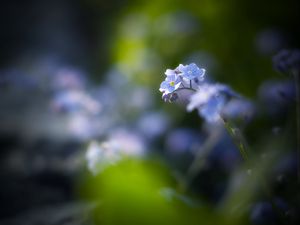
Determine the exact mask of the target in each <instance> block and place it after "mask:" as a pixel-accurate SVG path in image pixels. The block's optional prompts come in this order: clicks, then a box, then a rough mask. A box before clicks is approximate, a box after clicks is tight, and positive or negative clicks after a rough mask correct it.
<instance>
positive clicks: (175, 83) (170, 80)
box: [159, 75, 181, 94]
mask: <svg viewBox="0 0 300 225" xmlns="http://www.w3.org/2000/svg"><path fill="white" fill-rule="evenodd" d="M180 85H181V79H180V78H179V76H177V75H169V76H167V77H166V79H165V81H163V82H162V83H161V85H160V88H159V91H161V92H163V93H164V94H169V93H172V92H174V91H175V90H177V89H178V88H179V87H180Z"/></svg>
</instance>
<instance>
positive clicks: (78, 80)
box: [52, 68, 86, 90]
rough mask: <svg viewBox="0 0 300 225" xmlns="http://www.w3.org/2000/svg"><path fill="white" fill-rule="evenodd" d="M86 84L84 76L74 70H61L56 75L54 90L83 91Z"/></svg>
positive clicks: (53, 84)
mask: <svg viewBox="0 0 300 225" xmlns="http://www.w3.org/2000/svg"><path fill="white" fill-rule="evenodd" d="M85 84H86V80H85V77H84V75H83V74H82V73H81V72H80V71H78V70H76V69H73V68H60V69H58V71H57V72H56V73H55V74H54V79H53V82H52V86H53V88H54V89H62V90H65V89H82V88H83V87H84V86H85Z"/></svg>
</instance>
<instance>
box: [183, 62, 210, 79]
mask: <svg viewBox="0 0 300 225" xmlns="http://www.w3.org/2000/svg"><path fill="white" fill-rule="evenodd" d="M177 69H178V70H179V71H180V72H181V76H182V77H183V78H186V79H188V80H193V79H195V78H197V79H199V80H203V79H204V75H205V69H203V68H201V69H200V68H199V67H198V66H197V65H196V64H195V63H191V64H189V65H186V66H184V65H182V64H180V65H179V66H178V67H177Z"/></svg>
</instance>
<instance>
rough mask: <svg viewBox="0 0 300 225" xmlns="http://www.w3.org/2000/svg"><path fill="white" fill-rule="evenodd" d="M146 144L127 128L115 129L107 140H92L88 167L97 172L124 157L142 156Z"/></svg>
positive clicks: (88, 154)
mask: <svg viewBox="0 0 300 225" xmlns="http://www.w3.org/2000/svg"><path fill="white" fill-rule="evenodd" d="M144 154H145V145H144V143H143V141H142V139H141V137H140V136H139V135H137V134H135V133H132V132H129V131H127V130H123V129H120V130H113V131H112V134H111V136H110V137H109V138H108V139H107V141H105V142H102V143H100V144H99V143H98V142H95V141H92V142H91V143H90V145H89V146H88V149H87V152H86V160H87V165H88V169H89V170H90V171H91V172H92V173H93V174H97V173H100V172H101V171H103V170H104V169H105V168H106V167H108V166H110V165H114V164H116V163H117V162H118V161H120V160H121V159H122V158H124V157H141V156H143V155H144Z"/></svg>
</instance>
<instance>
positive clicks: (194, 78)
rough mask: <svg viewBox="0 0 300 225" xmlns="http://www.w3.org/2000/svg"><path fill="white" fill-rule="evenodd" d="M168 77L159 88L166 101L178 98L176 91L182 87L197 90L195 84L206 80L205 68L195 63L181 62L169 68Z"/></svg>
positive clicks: (166, 73)
mask: <svg viewBox="0 0 300 225" xmlns="http://www.w3.org/2000/svg"><path fill="white" fill-rule="evenodd" d="M165 75H166V79H165V80H164V81H163V82H162V83H161V85H160V88H159V90H160V91H161V92H162V93H163V96H162V98H163V99H164V101H169V102H173V101H175V100H176V99H177V98H178V95H177V94H176V93H175V91H177V90H180V89H187V90H195V89H194V88H193V85H194V86H195V85H196V86H198V84H199V83H200V82H201V81H203V80H204V75H205V69H203V68H199V67H198V66H197V65H196V64H195V63H191V64H189V65H186V66H185V65H182V64H180V65H179V66H178V67H177V68H176V69H174V70H170V69H167V70H166V72H165Z"/></svg>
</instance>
